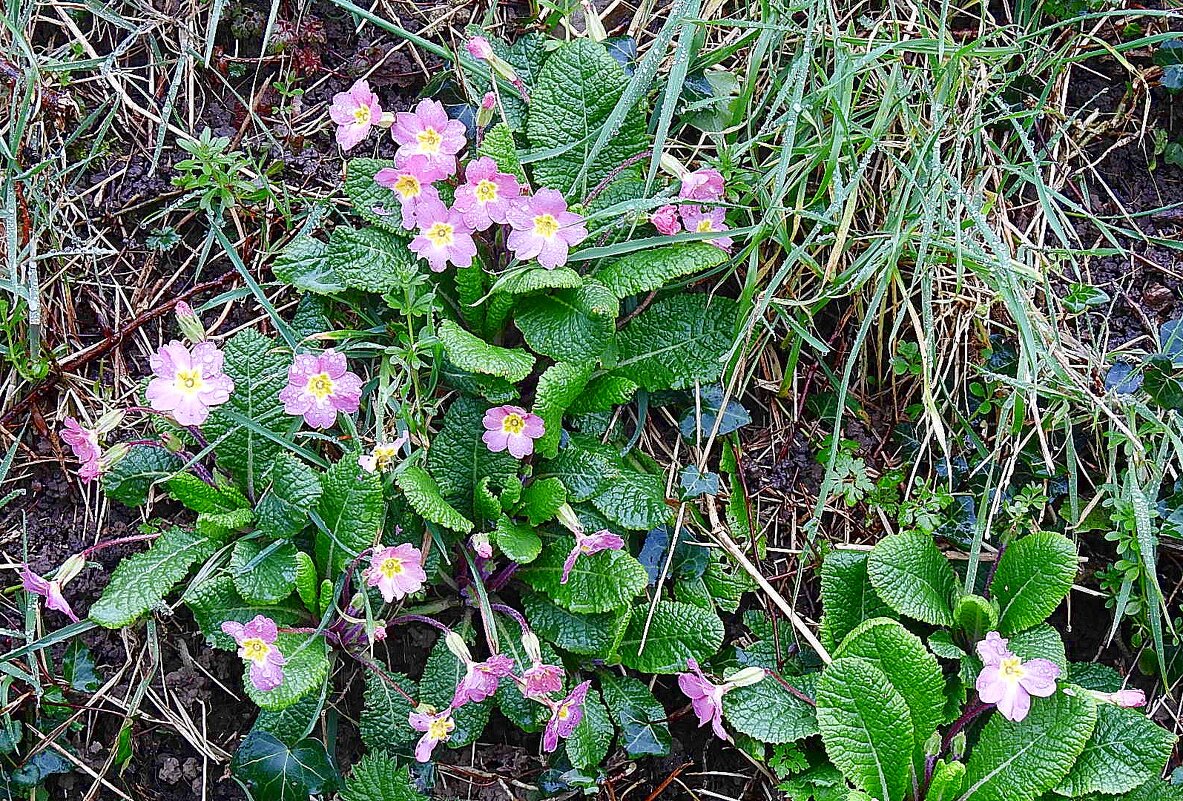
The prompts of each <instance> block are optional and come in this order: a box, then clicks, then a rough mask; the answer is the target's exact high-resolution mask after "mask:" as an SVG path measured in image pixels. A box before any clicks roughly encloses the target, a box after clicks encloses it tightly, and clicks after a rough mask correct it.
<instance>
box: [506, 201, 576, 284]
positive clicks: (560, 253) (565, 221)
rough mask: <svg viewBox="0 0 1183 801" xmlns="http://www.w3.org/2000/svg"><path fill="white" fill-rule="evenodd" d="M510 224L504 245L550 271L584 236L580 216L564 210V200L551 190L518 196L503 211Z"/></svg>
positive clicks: (517, 255)
mask: <svg viewBox="0 0 1183 801" xmlns="http://www.w3.org/2000/svg"><path fill="white" fill-rule="evenodd" d="M505 216H506V220H507V222H508V223H509V224H510V225H511V226H513V231H512V232H510V234H509V238H508V239H507V240H506V244H507V245H508V247H509V249H510V250H511V251H513V255H514V256H516V257H518V258H519V259H521V260H522V261H527V260H529V259H533V258H537V259H538V263H539V264H541V265H542V266H543V267H545V268H547V269H548V270H553V269H555V268H556V267H560V266H562V265H564V264H566V263H567V253H568V251H569V249H570V248H571V247H572V246H574V245H578V244H579V243H580V242H582V241H583V240H585V239H587V226H586V225H584V221H583V218H582V217H580V216H579V215H578V214H575V213H574V212H570V211H567V201H566V200H564V199H563V196H562V195H561V194H559V193H558V192H556V191H555V190H553V189H539V190H538V192H537V193H536V194H534V195H531V196H529V197H523V198H519V199H518V200H517V202H515V203H514V204H513V205H512V206H510V208H509V211H508V212H506V215H505Z"/></svg>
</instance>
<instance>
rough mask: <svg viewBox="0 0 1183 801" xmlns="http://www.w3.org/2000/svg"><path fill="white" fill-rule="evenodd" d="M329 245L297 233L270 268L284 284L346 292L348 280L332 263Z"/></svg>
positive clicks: (300, 287) (314, 289)
mask: <svg viewBox="0 0 1183 801" xmlns="http://www.w3.org/2000/svg"><path fill="white" fill-rule="evenodd" d="M328 253H329V246H328V245H326V244H325V243H324V242H321V241H320V240H318V239H313V238H312V237H310V236H298V237H296V238H295V239H293V240H292V241H291V242H289V243H288V246H287V247H285V248H284V249H283V250H281V251H280V252H279V255H277V256H276V257H275V261H273V262H272V263H271V272H272V273H274V274H275V277H276V278H278V279H279V280H280V281H283V282H284V283H285V284H290V285H292V286H294V287H295V288H296V289H301V290H303V291H305V292H315V293H317V294H321V295H330V294H333V293H334V292H343V291H344V290H345V282H344V281H342V280H341V279H340V278H338V277H337V274H336V273H335V272H333V268H332V267H330V266H329V260H328Z"/></svg>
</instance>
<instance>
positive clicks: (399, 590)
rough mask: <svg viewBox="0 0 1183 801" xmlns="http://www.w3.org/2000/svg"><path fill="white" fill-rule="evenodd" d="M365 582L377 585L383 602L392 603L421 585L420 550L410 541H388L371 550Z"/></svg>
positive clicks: (422, 573) (422, 576) (373, 585)
mask: <svg viewBox="0 0 1183 801" xmlns="http://www.w3.org/2000/svg"><path fill="white" fill-rule="evenodd" d="M365 579H366V585H367V586H370V587H377V588H378V591H379V592H381V593H382V598H383V599H384V600H385V601H386V603H388V604H389V603H394V602H395V601H400V600H402V599H403V598H406V597H407V596H408V595H411V594H412V593H416V592H419V590H421V589H423V584H424V583H425V582H426V581H427V573H426V572H425V571H424V570H423V554H422V553H420V552H419V549H418V548H416V547H415V546H414V545H411V544H410V543H403V544H402V545H391V546H388V547H386V548H381V549H379V550H377V551H375V552H374V554H373V555H372V556H371V557H370V566H369V568H367V569H366V571H365Z"/></svg>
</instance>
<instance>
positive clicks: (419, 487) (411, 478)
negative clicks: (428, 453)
mask: <svg viewBox="0 0 1183 801" xmlns="http://www.w3.org/2000/svg"><path fill="white" fill-rule="evenodd" d="M394 480H395V483H397V484H398V488H399V489H400V490H402V493H403V495H405V496H406V498H407V502H408V503H410V504H411V508H412V509H414V510H415V512H416V513H417V514H418V515H419V516H420V517H422V518H423V519H424V520H427V521H430V522H432V523H435V524H436V525H438V526H443V527H444V528H449V529H452V530H453V531H459V532H461V533H462V534H467V533H468V532H470V531H472V521H471V520H469V519H468V518H467V517H465V516H464V515H462V514H460V513H459V512H457V511H456V510H455V509H453V508H452V507H451V506H450V505H449V504H448V502H447V501H445V500H444V496H443V495H442V494H441V492H440V486H439V484H437V483H435V479H434V478H432V477H431V474H430V473H428V472H427V471H426V470H424V469H423V468H422V467H408V468H407V469H406V470H403V471H402V472H400V473H399V474H398V475H397V476H395V479H394Z"/></svg>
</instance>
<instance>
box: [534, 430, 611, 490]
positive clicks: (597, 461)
mask: <svg viewBox="0 0 1183 801" xmlns="http://www.w3.org/2000/svg"><path fill="white" fill-rule="evenodd" d="M620 470H621V465H620V454H619V452H618V451H617V450H616V449H615V448H613V447H612V446H611V445H601V444H600V443H599V442H598V441H596V440H588V439H585V438H582V437H572V438H571V440H570V442H569V443H568V444H567V446H566V447H564V448H563V449H562V450H560V451H559V453H558V455H557V456H555V458H553V459H549V460H547V461H545V462H542V463H541V464H539V465H538V466H537V467H536V469H535V473H534V474H535V475H536V476H537V477H538V478H539V479H546V478H557V479H559V480H560V481H562V482H563V486H564V487H566V488H567V497H568V499H569V500H570V501H571V502H573V503H582V502H583V501H586V500H588V499H589V498H591V497H592V496H593V495H596V494H598V493H599V492H601V491H602V490H604V489H605V488H606V485H607V483H608V482H609V481H613V480H615V479H616V478H617V477H618V476H619V475H620Z"/></svg>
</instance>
